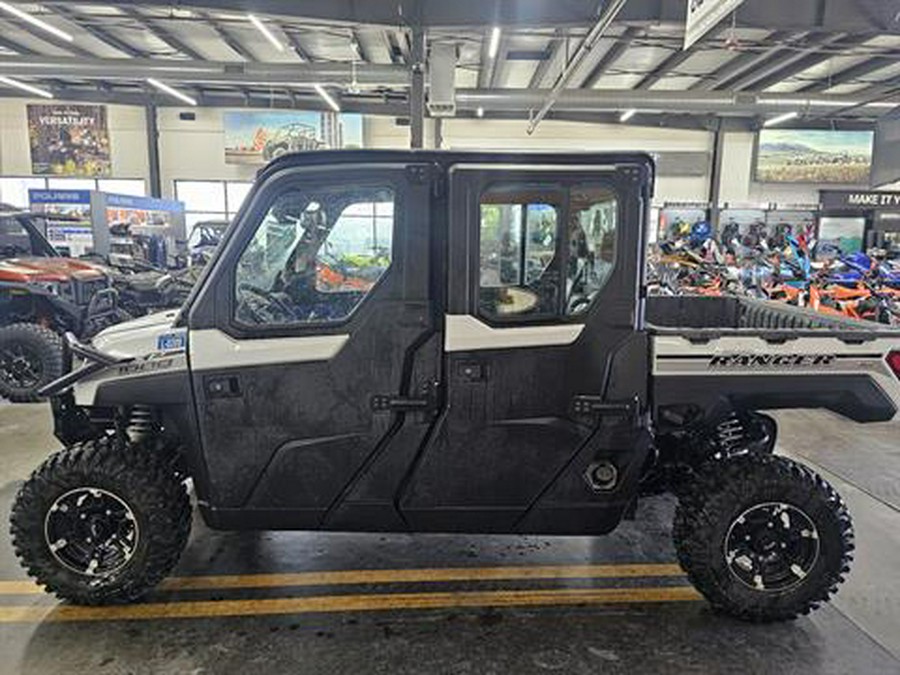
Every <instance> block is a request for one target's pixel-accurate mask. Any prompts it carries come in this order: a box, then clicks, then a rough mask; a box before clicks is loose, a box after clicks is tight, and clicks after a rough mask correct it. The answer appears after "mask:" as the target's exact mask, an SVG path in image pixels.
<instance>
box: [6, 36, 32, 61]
mask: <svg viewBox="0 0 900 675" xmlns="http://www.w3.org/2000/svg"><path fill="white" fill-rule="evenodd" d="M0 47H4V48H5V49H8V50H10V51H12V52H15V53H16V54H19V55H21V56H37V55H39V54H40V52H38V51H36V50H34V49H32V48H31V47H26V46H25V45H22V44H19V43H18V42H16V41H15V40H11V39H10V38H8V37H6V36H5V35H0Z"/></svg>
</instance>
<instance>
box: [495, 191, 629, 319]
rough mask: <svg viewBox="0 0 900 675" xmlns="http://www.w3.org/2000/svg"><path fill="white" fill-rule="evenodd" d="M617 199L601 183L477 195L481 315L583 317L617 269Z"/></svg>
mask: <svg viewBox="0 0 900 675" xmlns="http://www.w3.org/2000/svg"><path fill="white" fill-rule="evenodd" d="M617 208H618V206H617V203H616V198H615V193H614V192H613V191H612V190H611V189H610V188H608V187H605V186H598V185H575V186H565V185H542V184H541V185H529V184H512V185H499V186H493V187H491V188H489V189H488V190H486V191H485V192H484V193H483V194H482V196H481V203H480V236H479V242H480V243H479V261H480V269H479V312H480V313H481V314H482V315H484V316H486V317H489V318H493V319H508V318H516V317H521V318H534V319H537V318H548V317H558V316H563V315H566V314H569V315H574V314H580V313H582V312H584V311H586V310H587V308H588V307H589V306H590V305H591V303H592V302H593V299H594V297H596V295H597V294H598V293H599V291H600V290H601V289H602V288H603V286H604V285H605V284H606V281H607V279H608V278H609V275H610V274H611V272H612V269H613V266H614V264H615V239H616V218H617Z"/></svg>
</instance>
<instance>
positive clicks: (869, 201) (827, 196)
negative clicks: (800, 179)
mask: <svg viewBox="0 0 900 675" xmlns="http://www.w3.org/2000/svg"><path fill="white" fill-rule="evenodd" d="M819 201H821V202H822V208H823V209H826V210H849V211H859V210H869V209H895V210H896V209H900V192H882V191H879V190H819Z"/></svg>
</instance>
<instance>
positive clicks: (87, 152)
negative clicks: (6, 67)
mask: <svg viewBox="0 0 900 675" xmlns="http://www.w3.org/2000/svg"><path fill="white" fill-rule="evenodd" d="M28 142H29V144H30V146H31V172H32V173H34V174H39V175H43V174H53V175H57V176H109V175H110V173H111V162H110V158H109V129H108V128H107V123H106V106H103V105H67V104H55V103H47V104H45V103H35V104H29V105H28Z"/></svg>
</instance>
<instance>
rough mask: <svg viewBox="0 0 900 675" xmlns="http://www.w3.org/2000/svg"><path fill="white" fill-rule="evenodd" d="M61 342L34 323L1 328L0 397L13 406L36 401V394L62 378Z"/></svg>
mask: <svg viewBox="0 0 900 675" xmlns="http://www.w3.org/2000/svg"><path fill="white" fill-rule="evenodd" d="M64 370H65V368H64V365H63V342H62V338H61V337H60V336H59V335H57V334H56V333H54V332H53V331H52V330H50V329H49V328H45V327H44V326H41V325H38V324H35V323H14V324H12V325H9V326H5V327H3V328H0V396H3V397H5V398H7V399H9V400H10V401H13V402H16V403H28V402H31V401H39V400H40V397H39V396H38V393H37V392H38V390H39V389H40V388H41V387H43V386H44V385H45V384H49V383H50V382H52V381H53V380H55V379H57V378H60V377H62V375H63V371H64Z"/></svg>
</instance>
